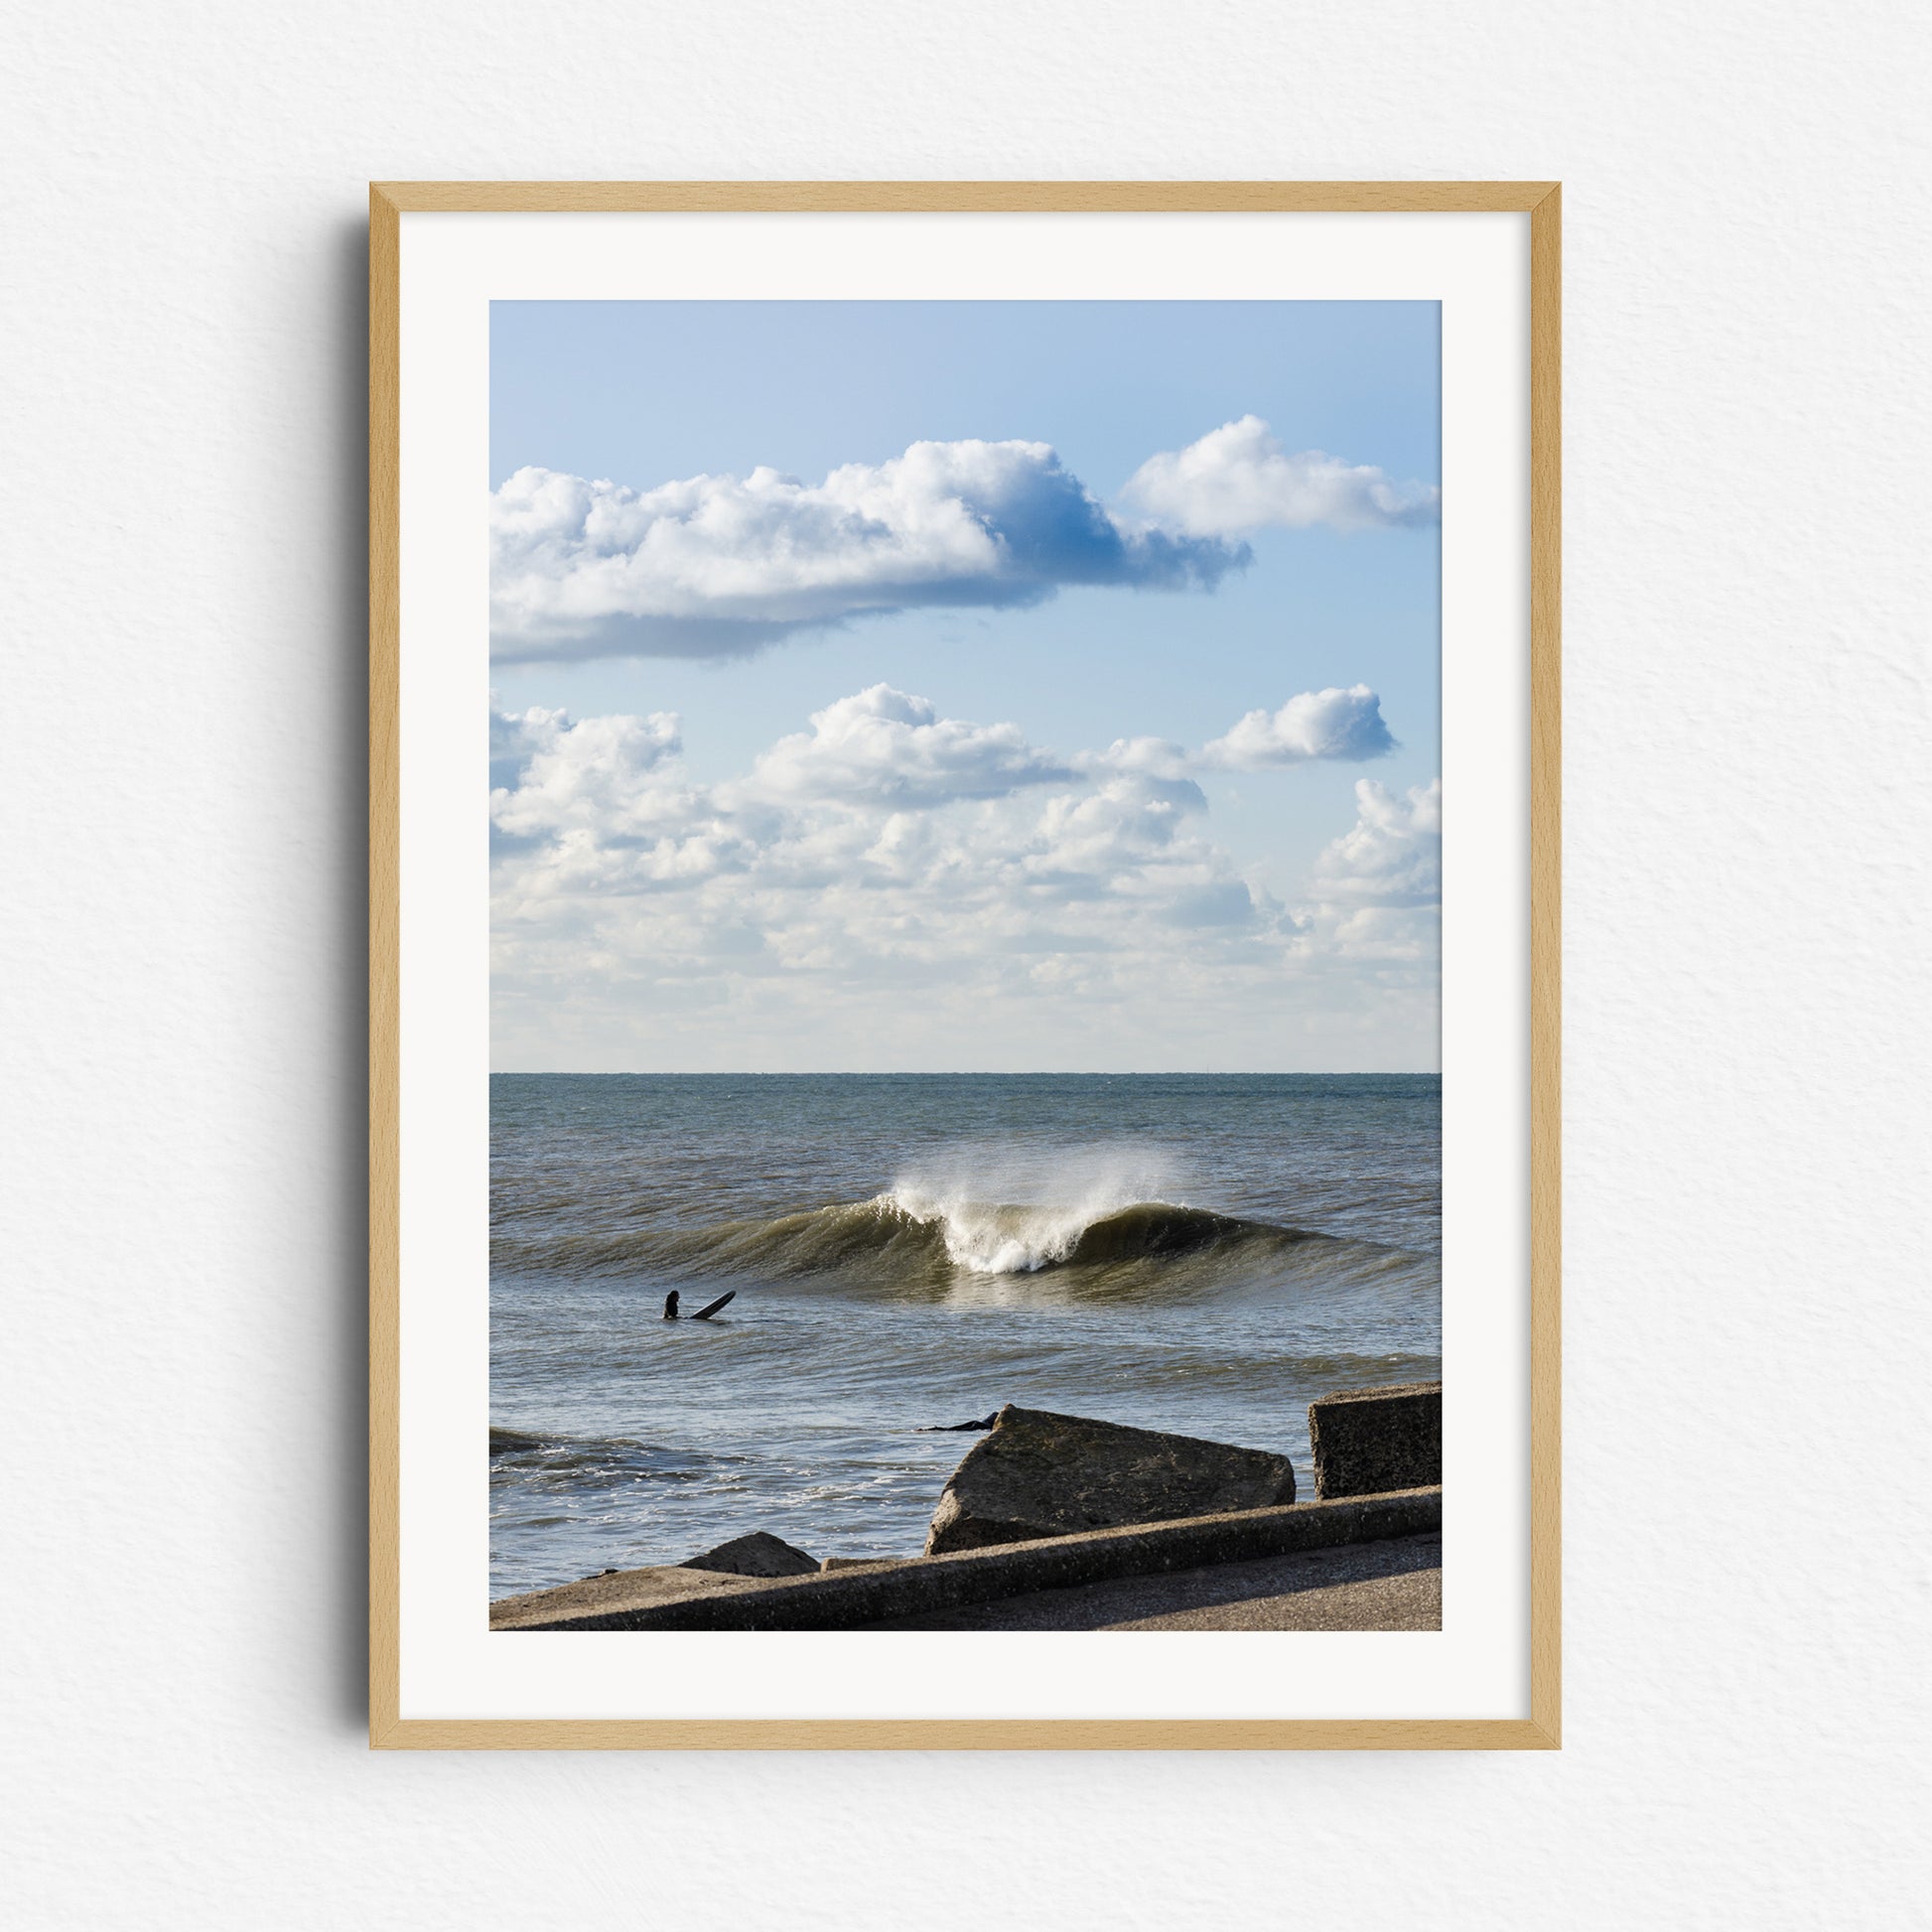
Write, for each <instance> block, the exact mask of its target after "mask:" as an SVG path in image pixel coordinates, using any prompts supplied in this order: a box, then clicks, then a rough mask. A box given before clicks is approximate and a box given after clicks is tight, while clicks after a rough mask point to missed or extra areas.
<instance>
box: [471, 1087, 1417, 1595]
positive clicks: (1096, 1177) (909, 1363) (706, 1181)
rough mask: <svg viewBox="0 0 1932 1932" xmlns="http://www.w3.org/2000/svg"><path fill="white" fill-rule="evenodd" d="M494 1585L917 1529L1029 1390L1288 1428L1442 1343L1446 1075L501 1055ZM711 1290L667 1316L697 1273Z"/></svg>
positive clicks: (876, 1541)
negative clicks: (627, 1065)
mask: <svg viewBox="0 0 1932 1932" xmlns="http://www.w3.org/2000/svg"><path fill="white" fill-rule="evenodd" d="M490 1132H491V1178H490V1236H491V1241H490V1255H491V1259H490V1425H491V1426H490V1444H489V1484H490V1588H491V1594H492V1595H494V1596H502V1595H508V1594H511V1593H513V1592H515V1591H519V1590H527V1589H539V1588H543V1587H548V1586H550V1585H553V1584H560V1583H567V1582H570V1581H572V1580H574V1579H576V1578H579V1577H585V1576H592V1575H595V1574H596V1573H597V1572H599V1571H601V1570H606V1569H612V1568H619V1569H629V1568H631V1567H633V1566H637V1565H642V1564H655V1563H679V1562H682V1561H683V1560H684V1559H685V1558H686V1557H690V1556H695V1555H696V1554H697V1553H698V1552H700V1551H702V1550H705V1549H708V1548H709V1547H711V1546H712V1545H713V1544H716V1543H719V1542H722V1541H724V1540H725V1539H726V1538H728V1537H732V1536H737V1535H742V1534H743V1533H745V1532H746V1531H749V1530H755V1529H761V1530H769V1531H771V1532H772V1533H773V1534H775V1535H777V1536H781V1537H783V1538H784V1539H785V1540H786V1541H787V1542H789V1543H794V1544H797V1545H799V1546H800V1547H801V1548H803V1549H805V1550H808V1551H810V1552H811V1553H812V1555H814V1556H817V1557H826V1556H851V1557H865V1556H907V1555H916V1554H917V1552H918V1550H919V1549H920V1547H921V1545H922V1544H923V1542H924V1538H925V1526H926V1522H927V1519H928V1518H929V1517H930V1515H931V1513H932V1509H933V1506H934V1504H935V1503H936V1502H937V1500H938V1496H939V1491H940V1488H941V1487H942V1486H943V1484H944V1482H945V1479H946V1476H947V1475H948V1473H949V1472H950V1471H951V1470H952V1468H953V1466H954V1465H955V1464H956V1463H957V1462H958V1460H959V1458H960V1457H961V1456H962V1455H963V1454H965V1452H966V1451H967V1450H968V1449H970V1448H971V1447H972V1446H973V1444H974V1443H975V1442H977V1441H978V1440H980V1439H979V1438H978V1437H977V1436H973V1435H961V1434H920V1433H919V1431H920V1430H921V1429H922V1428H926V1429H929V1428H931V1427H933V1426H935V1425H946V1424H954V1423H959V1422H963V1421H966V1420H969V1419H974V1418H981V1417H985V1416H987V1415H989V1414H991V1413H992V1412H993V1411H995V1410H997V1409H998V1408H1000V1407H1001V1406H1002V1405H1003V1404H1005V1403H1008V1402H1017V1403H1021V1404H1024V1405H1025V1406H1027V1407H1030V1408H1039V1409H1054V1410H1060V1411H1063V1412H1068V1413H1071V1414H1075V1415H1083V1416H1098V1417H1102V1418H1105V1419H1106V1420H1108V1421H1111V1422H1121V1423H1131V1424H1134V1425H1137V1426H1139V1427H1142V1428H1148V1429H1164V1430H1173V1431H1176V1432H1178V1433H1180V1434H1183V1435H1189V1436H1203V1437H1208V1438H1211V1439H1213V1440H1215V1441H1220V1442H1228V1443H1238V1444H1241V1445H1244V1446H1246V1447H1249V1448H1254V1449H1273V1450H1276V1451H1278V1452H1281V1453H1286V1454H1288V1455H1290V1456H1291V1457H1292V1458H1293V1459H1294V1462H1295V1468H1296V1475H1297V1482H1298V1488H1299V1491H1300V1493H1301V1494H1303V1495H1305V1496H1306V1495H1311V1494H1312V1493H1313V1476H1312V1471H1311V1466H1310V1461H1309V1436H1308V1405H1309V1403H1310V1402H1311V1401H1312V1400H1313V1399H1314V1397H1316V1396H1317V1395H1320V1394H1322V1393H1324V1392H1325V1391H1328V1390H1333V1389H1345V1388H1359V1387H1362V1386H1364V1385H1367V1384H1371V1383H1377V1382H1404V1381H1417V1380H1423V1379H1426V1378H1433V1377H1435V1376H1436V1375H1438V1374H1440V1372H1441V1362H1442V1314H1441V1253H1442V1246H1441V1227H1442V1189H1441V1169H1442V1160H1441V1082H1440V1080H1439V1079H1438V1077H1437V1076H1435V1075H1433V1074H1401V1075H1391V1074H1349V1075H1328V1074H1209V1073H1200V1074H1050V1073H1039V1074H801V1075H747V1074H716V1075H671V1074H663V1075H659V1074H601V1075H590V1074H507V1073H506V1074H495V1075H492V1076H491V1080H490ZM673 1289H675V1290H677V1291H678V1292H679V1294H680V1296H681V1298H682V1306H683V1310H684V1311H685V1312H686V1313H687V1314H688V1313H690V1312H693V1311H696V1310H697V1309H698V1308H700V1307H701V1306H703V1305H704V1304H706V1303H708V1302H710V1301H713V1300H715V1299H716V1298H717V1297H718V1296H720V1295H723V1294H724V1293H726V1292H727V1291H728V1290H730V1291H735V1296H734V1299H733V1301H732V1302H731V1304H730V1305H729V1307H727V1308H726V1309H725V1310H724V1311H723V1312H722V1313H721V1314H720V1315H718V1316H717V1317H715V1318H713V1319H712V1320H710V1321H687V1320H679V1321H665V1320H664V1319H662V1310H663V1304H664V1298H665V1296H666V1294H667V1293H668V1292H669V1291H671V1290H673Z"/></svg>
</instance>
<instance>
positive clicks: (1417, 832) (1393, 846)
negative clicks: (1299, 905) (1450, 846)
mask: <svg viewBox="0 0 1932 1932" xmlns="http://www.w3.org/2000/svg"><path fill="white" fill-rule="evenodd" d="M1315 879H1316V883H1317V885H1318V887H1319V889H1320V891H1321V892H1322V894H1323V895H1324V896H1325V897H1328V898H1331V899H1338V900H1350V901H1353V902H1356V903H1364V904H1378V905H1426V904H1432V903H1434V902H1435V901H1436V900H1437V899H1439V898H1440V897H1442V892H1443V781H1442V779H1441V778H1432V779H1431V780H1430V782H1429V783H1428V784H1426V785H1413V786H1411V787H1410V789H1409V790H1408V791H1407V792H1405V793H1403V794H1402V795H1400V796H1398V795H1397V794H1396V793H1395V792H1392V791H1390V790H1389V788H1388V787H1387V786H1386V785H1379V784H1377V783H1376V782H1375V780H1374V779H1373V778H1357V779H1356V780H1355V823H1354V824H1353V826H1351V827H1350V828H1349V830H1348V831H1346V832H1344V833H1343V834H1342V835H1341V837H1340V838H1338V839H1336V840H1335V841H1334V842H1333V843H1332V844H1331V845H1329V846H1328V847H1327V848H1326V849H1325V850H1324V851H1323V852H1322V854H1321V857H1320V859H1319V861H1318V862H1317V863H1316V866H1315Z"/></svg>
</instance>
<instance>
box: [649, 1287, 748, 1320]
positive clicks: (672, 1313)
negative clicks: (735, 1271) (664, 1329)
mask: <svg viewBox="0 0 1932 1932" xmlns="http://www.w3.org/2000/svg"><path fill="white" fill-rule="evenodd" d="M737 1300H738V1290H737V1289H733V1290H732V1291H731V1292H730V1293H729V1294H727V1295H721V1296H719V1298H718V1299H717V1301H715V1302H707V1303H706V1304H705V1305H704V1307H703V1308H701V1309H700V1310H698V1311H697V1312H696V1313H695V1314H689V1315H680V1314H679V1313H678V1308H677V1290H676V1289H672V1290H671V1292H670V1293H669V1294H668V1295H667V1296H665V1298H664V1319H665V1320H666V1321H680V1320H683V1321H709V1320H710V1319H711V1317H712V1316H713V1315H714V1314H716V1313H717V1312H718V1311H719V1310H720V1309H722V1308H723V1307H724V1306H725V1304H726V1303H727V1302H735V1301H737Z"/></svg>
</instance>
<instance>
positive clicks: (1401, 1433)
mask: <svg viewBox="0 0 1932 1932" xmlns="http://www.w3.org/2000/svg"><path fill="white" fill-rule="evenodd" d="M1309 1440H1310V1442H1311V1444H1312V1446H1313V1449H1314V1493H1315V1496H1316V1497H1317V1498H1318V1499H1321V1500H1326V1499H1327V1498H1329V1497H1332V1496H1372V1495H1377V1494H1379V1493H1380V1492H1381V1491H1383V1490H1385V1489H1422V1488H1426V1487H1429V1486H1430V1485H1432V1484H1435V1483H1440V1482H1441V1481H1442V1479H1443V1385H1442V1383H1440V1382H1397V1383H1392V1384H1391V1385H1390V1386H1389V1387H1387V1388H1381V1389H1344V1390H1342V1391H1341V1392H1340V1393H1338V1394H1335V1395H1324V1396H1323V1397H1322V1398H1321V1399H1320V1401H1318V1402H1311V1403H1310V1404H1309Z"/></svg>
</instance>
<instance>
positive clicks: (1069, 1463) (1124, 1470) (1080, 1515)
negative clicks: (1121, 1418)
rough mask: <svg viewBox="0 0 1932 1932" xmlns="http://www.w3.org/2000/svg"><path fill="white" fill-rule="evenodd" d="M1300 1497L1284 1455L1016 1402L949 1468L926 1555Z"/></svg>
mask: <svg viewBox="0 0 1932 1932" xmlns="http://www.w3.org/2000/svg"><path fill="white" fill-rule="evenodd" d="M1294 1500H1295V1471H1294V1469H1293V1468H1292V1467H1291V1466H1290V1465H1289V1460H1288V1457H1287V1456H1285V1455H1270V1454H1269V1453H1268V1452H1267V1451H1266V1450H1264V1449H1231V1448H1229V1446H1228V1445H1227V1444H1226V1443H1203V1442H1201V1441H1199V1440H1198V1439H1196V1438H1195V1437H1192V1436H1168V1435H1163V1434H1162V1433H1161V1432H1160V1431H1158V1430H1152V1429H1125V1428H1123V1427H1122V1426H1121V1425H1120V1424H1118V1423H1111V1422H1093V1421H1090V1420H1088V1418H1086V1417H1084V1416H1055V1415H1049V1414H1048V1413H1047V1412H1046V1411H1045V1410H1043V1409H1016V1408H1014V1407H1012V1406H1011V1405H1009V1406H1008V1407H1007V1408H1005V1409H1002V1410H1001V1411H1000V1414H999V1419H998V1421H997V1423H996V1424H995V1426H994V1429H993V1433H992V1434H991V1435H990V1436H988V1437H987V1439H986V1440H985V1441H984V1442H983V1443H981V1444H979V1445H978V1446H977V1447H976V1448H975V1449H973V1450H972V1452H971V1453H970V1454H969V1455H968V1456H967V1457H966V1459H965V1460H964V1461H963V1462H962V1463H960V1465H959V1467H958V1468H956V1469H955V1470H954V1471H953V1472H952V1479H951V1480H950V1481H949V1482H948V1483H947V1484H946V1487H945V1490H944V1493H943V1494H941V1496H940V1498H939V1507H938V1508H937V1509H936V1510H935V1511H934V1512H933V1515H932V1528H931V1530H930V1532H929V1533H928V1534H927V1536H926V1540H925V1553H926V1555H927V1556H929V1557H937V1556H944V1555H945V1554H946V1553H947V1552H948V1551H952V1550H979V1549H984V1548H985V1547H986V1546H987V1545H989V1544H996V1543H1029V1542H1032V1541H1034V1540H1035V1539H1036V1538H1039V1537H1043V1536H1071V1535H1074V1534H1076V1533H1077V1532H1079V1531H1081V1530H1100V1529H1114V1528H1118V1527H1120V1526H1122V1525H1124V1524H1128V1523H1164V1522H1168V1521H1171V1520H1172V1519H1173V1518H1174V1517H1176V1516H1210V1515H1216V1514H1218V1513H1219V1512H1221V1511H1222V1510H1229V1509H1266V1508H1268V1507H1270V1506H1271V1505H1273V1504H1275V1503H1292V1502H1293V1501H1294Z"/></svg>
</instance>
